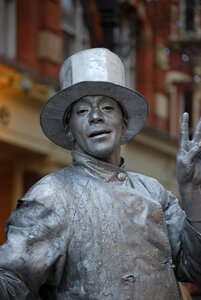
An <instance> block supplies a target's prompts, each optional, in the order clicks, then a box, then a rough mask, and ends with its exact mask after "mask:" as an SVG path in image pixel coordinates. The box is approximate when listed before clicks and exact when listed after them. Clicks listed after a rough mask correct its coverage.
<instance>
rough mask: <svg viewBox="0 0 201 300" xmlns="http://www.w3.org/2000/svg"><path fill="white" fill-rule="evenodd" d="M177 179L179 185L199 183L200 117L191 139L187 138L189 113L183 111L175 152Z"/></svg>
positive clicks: (200, 170)
mask: <svg viewBox="0 0 201 300" xmlns="http://www.w3.org/2000/svg"><path fill="white" fill-rule="evenodd" d="M177 180H178V183H179V184H180V185H186V184H192V185H196V186H197V185H200V184H201V119H200V120H199V122H198V123H197V126H196V129H195V132H194V134H193V137H192V139H191V140H190V139H189V115H188V113H184V114H183V117H182V122H181V128H180V147H179V150H178V153H177Z"/></svg>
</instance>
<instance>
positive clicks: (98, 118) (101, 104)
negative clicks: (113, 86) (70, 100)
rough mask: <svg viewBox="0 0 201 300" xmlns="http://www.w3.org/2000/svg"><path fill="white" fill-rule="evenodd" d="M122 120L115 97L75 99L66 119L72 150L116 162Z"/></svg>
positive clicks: (118, 156) (118, 153)
mask: <svg viewBox="0 0 201 300" xmlns="http://www.w3.org/2000/svg"><path fill="white" fill-rule="evenodd" d="M123 123H124V122H123V115H122V110H121V108H120V106H119V104H118V103H117V102H116V101H115V100H113V99H111V98H109V97H105V96H87V97H84V98H82V99H80V100H78V101H77V102H76V103H75V104H74V105H73V108H72V114H71V117H70V120H69V126H70V128H71V131H72V133H73V135H74V138H75V143H74V150H77V151H80V152H83V153H85V154H88V155H91V156H93V157H96V158H99V159H101V160H103V161H106V162H109V163H116V164H118V163H119V159H120V142H121V137H122V134H123Z"/></svg>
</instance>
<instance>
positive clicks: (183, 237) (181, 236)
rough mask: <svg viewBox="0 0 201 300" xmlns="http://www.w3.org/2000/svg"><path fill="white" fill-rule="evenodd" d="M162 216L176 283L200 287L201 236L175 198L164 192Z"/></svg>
mask: <svg viewBox="0 0 201 300" xmlns="http://www.w3.org/2000/svg"><path fill="white" fill-rule="evenodd" d="M164 194H165V197H164V199H165V201H164V215H165V222H166V226H167V231H168V237H169V241H170V245H171V249H172V258H173V263H174V265H175V274H176V277H177V279H178V281H181V282H184V281H186V282H194V283H196V284H198V285H201V255H200V253H201V234H200V233H199V232H197V231H196V230H195V229H194V228H193V227H192V226H191V224H190V223H189V222H188V221H187V219H186V215H185V212H184V211H183V210H182V209H181V208H180V206H179V204H178V200H177V199H176V198H175V196H174V195H173V194H172V193H170V192H168V191H165V192H164Z"/></svg>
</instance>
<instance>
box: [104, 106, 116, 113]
mask: <svg viewBox="0 0 201 300" xmlns="http://www.w3.org/2000/svg"><path fill="white" fill-rule="evenodd" d="M102 109H103V110H104V111H108V112H110V111H112V110H113V109H114V108H113V107H112V106H111V105H105V106H103V108H102Z"/></svg>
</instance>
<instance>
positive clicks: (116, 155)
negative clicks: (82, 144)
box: [95, 149, 121, 167]
mask: <svg viewBox="0 0 201 300" xmlns="http://www.w3.org/2000/svg"><path fill="white" fill-rule="evenodd" d="M95 158H97V159H99V160H102V161H104V162H106V163H109V164H111V165H114V166H117V167H119V166H120V163H121V151H120V149H118V151H115V152H113V153H112V154H110V155H108V156H106V157H95Z"/></svg>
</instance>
